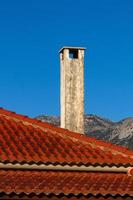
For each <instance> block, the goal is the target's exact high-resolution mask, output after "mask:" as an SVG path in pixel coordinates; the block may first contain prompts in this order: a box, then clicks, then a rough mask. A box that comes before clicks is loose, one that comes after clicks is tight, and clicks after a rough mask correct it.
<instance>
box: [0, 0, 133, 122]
mask: <svg viewBox="0 0 133 200" xmlns="http://www.w3.org/2000/svg"><path fill="white" fill-rule="evenodd" d="M62 46H84V47H86V48H87V50H86V54H85V112H86V113H93V114H97V115H100V116H103V117H106V118H109V119H111V120H115V121H117V120H120V119H122V118H125V117H131V116H133V0H73V1H72V0H19V1H18V0H12V1H11V0H4V1H0V106H1V107H4V108H6V109H9V110H13V111H16V112H17V113H21V114H25V115H29V116H31V117H34V116H37V115H39V114H46V115H59V110H60V108H59V95H60V94H59V93H60V90H59V80H60V77H59V76H60V74H59V55H58V50H59V49H60V47H62Z"/></svg>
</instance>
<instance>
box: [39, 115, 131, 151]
mask: <svg viewBox="0 0 133 200" xmlns="http://www.w3.org/2000/svg"><path fill="white" fill-rule="evenodd" d="M36 118H37V119H39V120H42V121H45V122H48V123H51V124H54V125H55V126H59V124H60V118H59V117H54V116H45V115H41V116H38V117H36ZM84 119H85V120H84V123H85V134H86V135H88V136H91V137H95V138H97V139H101V140H105V141H109V142H112V143H114V144H118V145H121V146H125V147H127V148H130V149H133V118H126V119H123V120H121V121H119V122H112V121H110V120H107V119H104V118H102V117H98V116H96V115H85V117H84Z"/></svg>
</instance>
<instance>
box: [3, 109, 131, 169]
mask: <svg viewBox="0 0 133 200" xmlns="http://www.w3.org/2000/svg"><path fill="white" fill-rule="evenodd" d="M0 162H6V163H7V162H9V163H36V164H40V163H41V164H42V163H45V164H51V163H54V164H62V165H64V164H70V165H75V164H77V165H97V164H98V165H111V166H113V165H115V166H116V165H117V166H128V165H129V166H131V165H133V151H130V150H128V149H126V148H124V147H120V146H117V145H113V144H111V143H108V142H103V141H99V140H96V139H94V138H90V137H87V136H85V135H81V134H79V133H74V132H71V131H68V130H65V129H62V128H57V127H54V126H52V125H50V124H48V123H44V122H41V121H39V120H36V119H31V118H28V117H26V116H23V115H18V114H15V113H13V112H10V111H7V110H4V109H0Z"/></svg>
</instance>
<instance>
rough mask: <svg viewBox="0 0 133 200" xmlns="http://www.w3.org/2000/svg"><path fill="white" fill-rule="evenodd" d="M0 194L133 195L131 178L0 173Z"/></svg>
mask: <svg viewBox="0 0 133 200" xmlns="http://www.w3.org/2000/svg"><path fill="white" fill-rule="evenodd" d="M0 192H5V193H7V194H10V193H16V194H21V193H23V192H25V194H31V193H34V194H36V195H39V194H41V193H43V194H46V195H49V194H55V195H59V194H64V195H69V194H73V195H75V196H77V195H81V194H82V195H84V196H86V195H88V194H93V195H98V194H101V195H103V196H105V195H109V194H112V195H121V196H123V195H127V194H128V195H129V194H130V196H133V176H132V177H130V176H127V175H126V174H122V173H117V174H113V175H112V174H111V173H94V172H90V173H87V172H74V173H71V172H52V171H51V172H49V171H41V172H40V171H27V170H26V171H21V170H17V171H16V173H14V171H13V170H9V171H5V170H1V171H0Z"/></svg>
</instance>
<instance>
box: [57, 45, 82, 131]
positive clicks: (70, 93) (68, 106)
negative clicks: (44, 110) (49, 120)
mask: <svg viewBox="0 0 133 200" xmlns="http://www.w3.org/2000/svg"><path fill="white" fill-rule="evenodd" d="M84 50H85V48H82V47H63V48H62V49H61V50H60V51H59V52H60V65H61V88H60V93H61V94H60V98H61V99H60V104H61V127H62V128H66V129H68V130H71V131H74V132H79V133H82V134H84Z"/></svg>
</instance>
